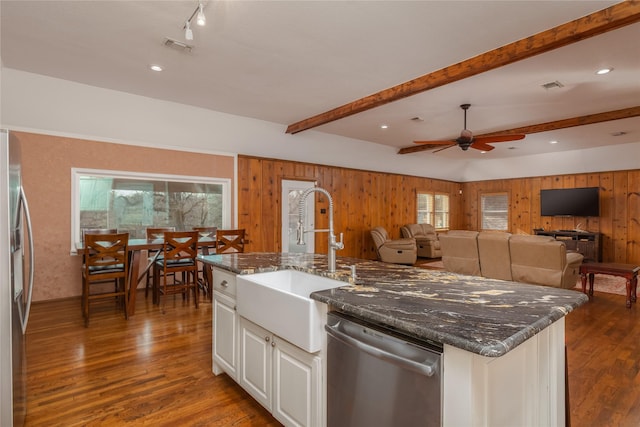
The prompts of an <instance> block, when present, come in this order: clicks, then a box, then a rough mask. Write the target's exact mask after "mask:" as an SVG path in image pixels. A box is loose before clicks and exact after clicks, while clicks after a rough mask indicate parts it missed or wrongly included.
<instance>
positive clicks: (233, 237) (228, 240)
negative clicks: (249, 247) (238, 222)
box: [216, 228, 245, 254]
mask: <svg viewBox="0 0 640 427" xmlns="http://www.w3.org/2000/svg"><path fill="white" fill-rule="evenodd" d="M216 236H217V237H216V240H217V241H216V244H217V246H216V253H218V254H229V253H242V252H244V243H245V241H244V228H240V229H235V230H218V231H217V233H216Z"/></svg>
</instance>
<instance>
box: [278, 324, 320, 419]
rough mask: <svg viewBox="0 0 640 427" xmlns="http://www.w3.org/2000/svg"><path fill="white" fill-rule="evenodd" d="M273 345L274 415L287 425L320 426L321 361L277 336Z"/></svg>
mask: <svg viewBox="0 0 640 427" xmlns="http://www.w3.org/2000/svg"><path fill="white" fill-rule="evenodd" d="M272 343H273V344H275V345H274V346H273V350H274V352H273V408H272V413H273V416H274V417H275V418H276V419H277V420H278V421H280V422H282V423H283V424H284V425H286V426H320V425H321V420H322V417H321V414H320V408H321V407H322V400H321V399H322V388H321V387H322V380H321V375H322V363H321V361H322V359H321V358H320V357H319V356H316V355H313V354H309V353H307V352H305V351H303V350H301V349H299V348H298V347H296V346H294V345H292V344H290V343H288V342H286V341H284V340H283V339H281V338H279V337H277V336H276V337H274V338H272Z"/></svg>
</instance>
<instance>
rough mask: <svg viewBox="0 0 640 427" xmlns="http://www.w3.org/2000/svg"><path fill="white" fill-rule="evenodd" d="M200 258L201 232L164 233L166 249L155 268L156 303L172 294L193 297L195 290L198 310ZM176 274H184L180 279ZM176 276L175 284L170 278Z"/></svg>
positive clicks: (174, 278)
mask: <svg viewBox="0 0 640 427" xmlns="http://www.w3.org/2000/svg"><path fill="white" fill-rule="evenodd" d="M197 255H198V232H197V231H167V232H165V233H164V248H163V253H162V258H161V259H158V260H157V261H156V262H155V265H154V273H153V288H154V303H159V302H160V294H163V295H169V294H177V293H181V294H183V295H185V296H188V295H189V291H190V290H193V293H194V299H195V305H196V308H198V277H197V276H198V267H197V264H196V256H197ZM176 273H182V279H181V280H178V279H177V275H176ZM170 275H173V282H172V283H168V281H167V278H168V277H169V276H170Z"/></svg>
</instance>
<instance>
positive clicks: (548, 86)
mask: <svg viewBox="0 0 640 427" xmlns="http://www.w3.org/2000/svg"><path fill="white" fill-rule="evenodd" d="M542 87H543V88H545V89H547V90H549V89H560V88H561V87H564V85H563V84H562V83H560V82H559V81H557V80H556V81H555V82H549V83H545V84H543V85H542Z"/></svg>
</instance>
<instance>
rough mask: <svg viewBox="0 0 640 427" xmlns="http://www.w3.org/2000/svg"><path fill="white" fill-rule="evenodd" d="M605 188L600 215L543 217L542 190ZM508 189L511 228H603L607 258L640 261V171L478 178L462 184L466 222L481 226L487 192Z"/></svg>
mask: <svg viewBox="0 0 640 427" xmlns="http://www.w3.org/2000/svg"><path fill="white" fill-rule="evenodd" d="M577 187H600V216H599V217H597V218H595V217H593V218H584V217H567V218H561V217H548V216H545V217H542V216H540V190H541V189H551V188H553V189H555V188H577ZM494 192H508V193H509V200H510V206H509V224H510V226H509V228H510V229H509V231H510V232H512V233H533V229H534V228H544V229H545V230H558V229H564V230H570V229H574V228H576V226H578V225H579V224H580V228H581V229H583V230H588V231H591V232H599V233H602V238H601V245H602V261H603V262H618V263H628V264H636V265H640V170H631V171H615V172H600V173H585V174H572V175H557V176H545V177H534V178H519V179H504V180H495V181H479V182H470V183H464V184H463V198H462V204H463V209H462V210H463V212H464V215H463V218H462V223H461V227H462V228H463V229H467V230H477V229H479V227H480V216H479V204H480V196H481V195H482V194H483V193H494Z"/></svg>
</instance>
